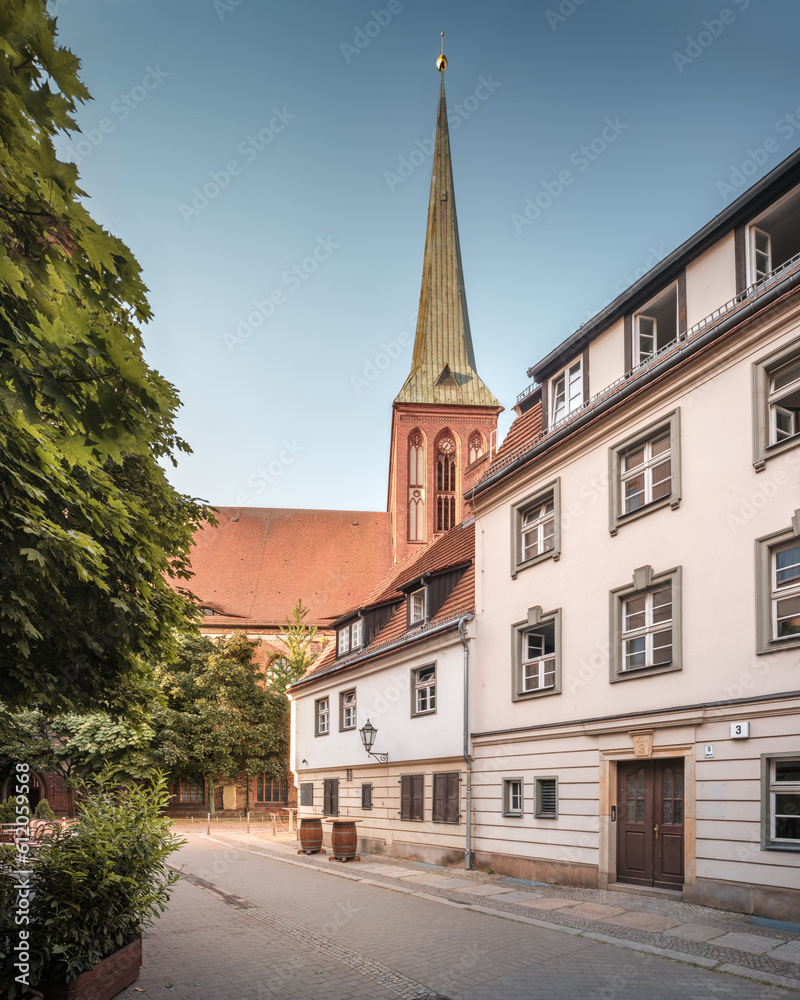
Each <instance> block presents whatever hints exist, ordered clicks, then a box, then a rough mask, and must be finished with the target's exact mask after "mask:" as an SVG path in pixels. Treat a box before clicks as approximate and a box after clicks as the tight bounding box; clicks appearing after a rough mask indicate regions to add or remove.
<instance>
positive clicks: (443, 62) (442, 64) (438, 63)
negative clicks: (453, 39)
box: [436, 32, 447, 73]
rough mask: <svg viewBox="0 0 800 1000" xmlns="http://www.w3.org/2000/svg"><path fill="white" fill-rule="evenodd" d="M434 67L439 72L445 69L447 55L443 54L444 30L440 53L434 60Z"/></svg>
mask: <svg viewBox="0 0 800 1000" xmlns="http://www.w3.org/2000/svg"><path fill="white" fill-rule="evenodd" d="M436 68H437V69H438V70H439V72H440V73H444V71H445V70H446V69H447V56H446V55H445V54H444V32H442V54H441V55H440V56H439V58H438V59H437V60H436Z"/></svg>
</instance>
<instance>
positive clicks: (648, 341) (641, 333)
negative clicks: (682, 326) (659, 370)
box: [633, 285, 678, 368]
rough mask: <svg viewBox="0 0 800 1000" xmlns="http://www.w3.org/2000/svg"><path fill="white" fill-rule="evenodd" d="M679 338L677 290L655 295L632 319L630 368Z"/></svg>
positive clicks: (672, 289) (648, 358) (668, 289)
mask: <svg viewBox="0 0 800 1000" xmlns="http://www.w3.org/2000/svg"><path fill="white" fill-rule="evenodd" d="M677 336H678V286H677V285H670V287H669V288H667V289H665V290H664V291H663V292H661V293H659V294H658V295H656V297H655V298H654V299H651V300H650V301H649V302H648V303H647V305H645V306H643V308H642V309H641V310H640V311H639V312H637V313H636V314H635V315H634V317H633V367H634V368H635V367H636V366H637V365H641V364H643V363H644V362H645V361H649V360H650V358H652V357H653V356H654V355H656V354H658V352H659V351H660V350H661V349H662V348H664V347H666V346H667V344H671V343H672V341H673V340H675V339H677Z"/></svg>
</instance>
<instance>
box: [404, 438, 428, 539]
mask: <svg viewBox="0 0 800 1000" xmlns="http://www.w3.org/2000/svg"><path fill="white" fill-rule="evenodd" d="M408 540H409V541H410V542H424V541H425V443H424V441H423V439H422V434H421V433H420V432H419V431H418V430H415V431H412V432H411V434H410V435H409V438H408Z"/></svg>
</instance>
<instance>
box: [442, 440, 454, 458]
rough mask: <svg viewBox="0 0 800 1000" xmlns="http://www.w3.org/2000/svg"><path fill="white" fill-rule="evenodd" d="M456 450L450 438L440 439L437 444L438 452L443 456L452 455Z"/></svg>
mask: <svg viewBox="0 0 800 1000" xmlns="http://www.w3.org/2000/svg"><path fill="white" fill-rule="evenodd" d="M455 450H456V443H455V441H453V439H452V438H442V440H441V441H440V442H439V451H440V452H441V453H442V454H443V455H452V454H453V452H454V451H455Z"/></svg>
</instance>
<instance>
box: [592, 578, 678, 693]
mask: <svg viewBox="0 0 800 1000" xmlns="http://www.w3.org/2000/svg"><path fill="white" fill-rule="evenodd" d="M666 584H669V585H670V588H671V598H672V601H671V604H672V608H671V613H672V618H671V619H670V621H669V629H670V631H671V632H672V643H671V646H672V648H671V659H670V660H669V662H668V663H653V648H654V643H653V638H654V636H656V635H657V634H658V633H659V632H662V631H665V630H666V629H665V626H666V624H667V623H666V622H654V621H653V609H652V603H653V599H652V595H653V594H655V593H656V592H658V591H660V590H663V589H664V587H665V585H666ZM637 597H645V609H646V610H645V616H646V617H645V626H644V627H642V628H636V629H626V628H625V606H626V603H627V602H628V601H630V600H632V599H635V598H637ZM682 597H683V588H682V570H681V567H680V566H676V567H674V568H673V569H670V570H667V571H666V572H664V573H659V574H657V575H656V574H654V573H653V569H652V567H651V566H642V567H640V568H639V569H637V570H634V573H633V583H632V584H628V585H627V586H625V587H618V588H617V589H616V590H612V591H611V595H610V615H611V657H610V663H609V669H610V676H609V679H610V681H611V683H612V684H613V683H615V682H617V681H627V680H633V679H634V678H636V677H652V676H653V675H655V674H663V673H669V672H671V671H673V670H681V669H682V655H681V648H682V610H681V609H682ZM642 637H644V639H645V663H644V664H643V665H642V666H637V667H629V668H626V665H625V644H626V642H628V641H631V640H633V639H639V638H642Z"/></svg>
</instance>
